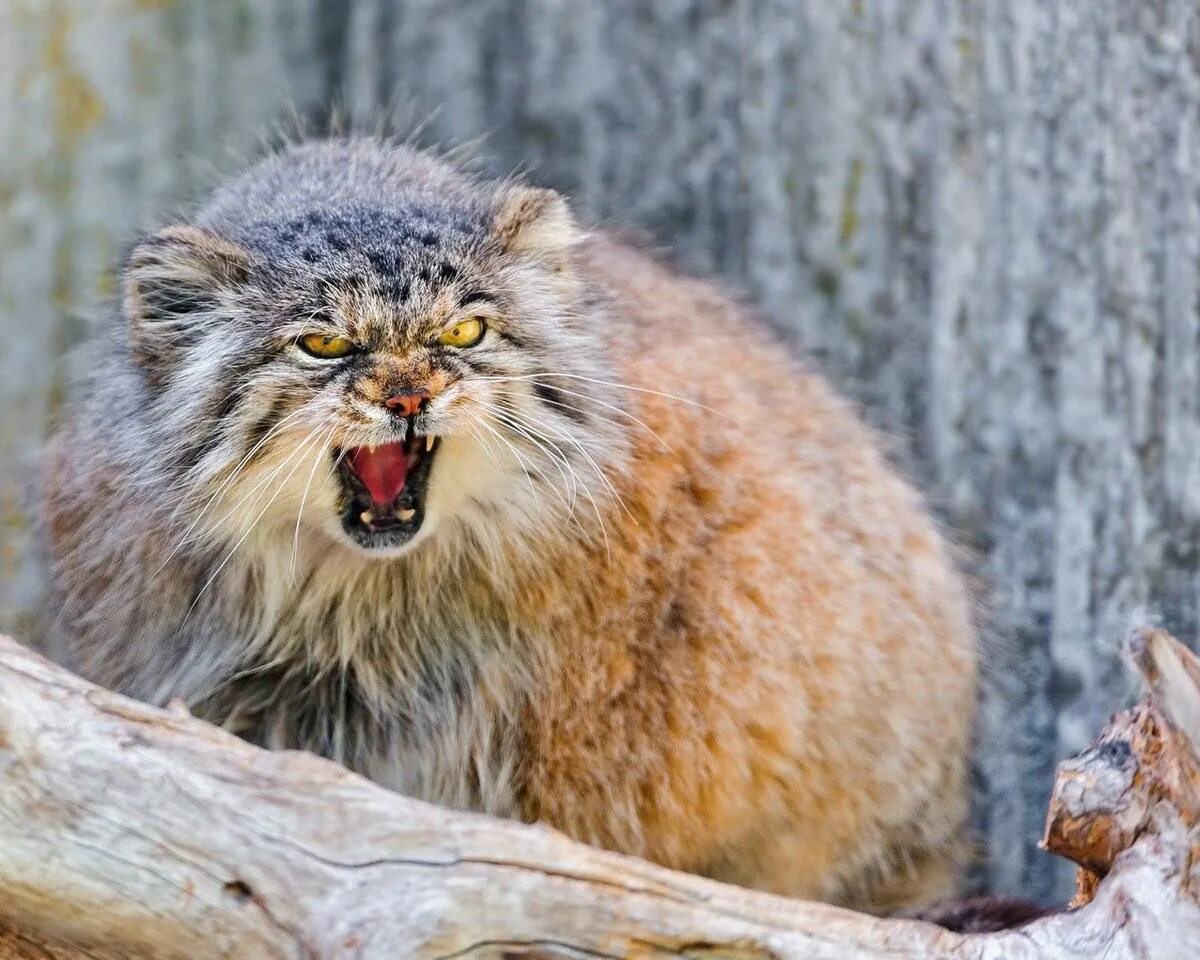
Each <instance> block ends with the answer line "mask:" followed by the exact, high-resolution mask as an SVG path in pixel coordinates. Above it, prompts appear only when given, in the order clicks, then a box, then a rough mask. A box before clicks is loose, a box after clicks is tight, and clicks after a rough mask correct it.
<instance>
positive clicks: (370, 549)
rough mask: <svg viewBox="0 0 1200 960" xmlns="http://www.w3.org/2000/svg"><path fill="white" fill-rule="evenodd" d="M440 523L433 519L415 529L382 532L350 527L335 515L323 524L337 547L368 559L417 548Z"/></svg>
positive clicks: (400, 554) (392, 557)
mask: <svg viewBox="0 0 1200 960" xmlns="http://www.w3.org/2000/svg"><path fill="white" fill-rule="evenodd" d="M435 526H436V523H434V522H433V521H432V520H431V519H429V520H425V521H424V522H422V523H421V524H420V525H419V526H416V527H415V528H414V529H395V530H388V531H379V532H363V531H362V530H358V531H353V532H352V531H349V530H347V529H346V527H345V525H344V524H343V523H341V522H339V520H338V519H337V518H336V517H335V518H332V519H331V521H330V522H328V523H326V524H324V525H323V528H324V533H325V535H326V537H328V539H329V540H331V541H332V542H333V544H334V545H336V546H337V547H340V548H342V549H343V550H346V551H347V552H349V553H351V554H353V555H354V556H356V557H361V558H363V559H367V560H395V559H398V558H399V557H404V556H407V555H409V554H411V553H412V552H413V550H414V549H416V548H417V546H418V545H419V544H421V543H423V542H424V541H425V540H427V539H428V538H429V536H430V534H431V533H432V531H433V528H434V527H435Z"/></svg>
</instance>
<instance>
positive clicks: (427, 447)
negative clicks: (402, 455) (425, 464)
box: [425, 433, 437, 453]
mask: <svg viewBox="0 0 1200 960" xmlns="http://www.w3.org/2000/svg"><path fill="white" fill-rule="evenodd" d="M435 439H437V438H436V437H434V435H433V434H432V433H430V434H428V435H427V436H426V437H425V452H426V453H428V452H429V451H430V450H432V449H433V441H434V440H435Z"/></svg>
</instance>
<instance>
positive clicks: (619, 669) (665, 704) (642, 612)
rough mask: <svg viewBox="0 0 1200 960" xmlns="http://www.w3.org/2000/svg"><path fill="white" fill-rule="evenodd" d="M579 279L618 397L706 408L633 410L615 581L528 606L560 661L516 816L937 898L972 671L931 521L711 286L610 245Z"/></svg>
mask: <svg viewBox="0 0 1200 960" xmlns="http://www.w3.org/2000/svg"><path fill="white" fill-rule="evenodd" d="M584 258H585V262H586V267H585V269H586V270H587V271H589V272H594V273H595V275H598V276H599V277H601V278H602V280H603V282H604V284H605V285H606V286H607V287H608V288H609V289H610V290H613V291H614V292H615V293H616V296H617V297H618V298H619V303H620V306H621V308H622V309H621V310H620V311H618V312H617V315H618V316H620V317H622V319H623V322H622V323H621V325H620V326H619V328H618V329H617V330H616V331H615V336H614V337H613V341H612V347H613V350H614V353H616V355H617V356H618V357H619V361H618V362H619V366H620V368H621V370H622V373H623V374H624V378H625V380H626V382H629V383H634V384H653V385H654V388H655V389H657V390H661V391H664V392H666V393H671V394H675V395H682V396H687V397H693V398H695V400H696V401H697V402H699V403H701V404H704V405H705V406H706V407H710V408H712V409H713V410H714V411H716V413H709V412H707V411H705V410H701V409H699V408H696V407H691V406H687V405H681V404H679V403H677V402H675V401H672V400H670V399H667V398H663V397H660V396H657V395H653V394H645V395H639V397H638V398H637V400H636V401H634V403H633V413H634V415H635V416H637V417H638V418H639V419H641V420H644V421H645V422H646V423H647V424H648V425H649V426H650V427H652V428H653V429H654V431H655V432H656V433H657V434H658V437H660V438H661V441H662V442H660V441H659V440H658V439H656V438H655V437H653V436H651V435H650V434H648V433H647V432H645V431H636V432H635V433H634V442H635V452H634V458H635V462H636V467H635V469H634V475H635V477H636V481H635V482H633V483H627V484H626V485H625V486H624V487H623V488H622V489H621V491H620V492H621V494H622V496H623V497H624V498H625V503H626V505H627V507H628V508H629V511H630V513H631V514H632V515H633V516H632V520H631V519H630V518H629V517H622V516H621V515H620V514H619V513H618V514H616V515H614V517H613V523H612V524H611V526H610V528H609V529H610V538H611V542H612V559H611V561H609V560H608V558H607V557H606V556H605V553H604V550H603V547H602V546H601V547H598V548H597V550H596V551H595V552H593V553H592V554H590V555H586V556H574V557H563V558H561V562H562V563H563V564H564V565H563V566H561V567H556V569H557V570H559V571H560V574H561V576H559V577H557V578H555V579H554V580H553V581H549V582H547V583H546V584H545V585H544V590H543V591H542V595H541V596H539V597H538V598H537V602H538V608H536V609H532V610H530V611H528V613H529V615H530V616H531V617H532V618H534V619H542V618H545V620H546V621H547V622H549V623H550V624H552V627H551V629H550V631H549V632H550V634H551V636H553V637H554V638H555V650H556V651H557V653H558V656H557V657H556V658H555V660H554V669H553V670H552V671H548V675H547V677H546V678H545V680H544V682H545V686H544V687H540V690H541V692H540V695H539V696H538V697H536V698H534V699H533V700H532V701H531V704H530V706H529V708H528V710H527V716H526V722H525V729H526V734H527V737H528V742H529V745H530V754H529V757H528V760H527V762H528V764H529V766H530V774H529V776H528V778H527V781H528V784H529V788H528V794H527V796H526V797H525V798H524V803H523V812H524V815H525V816H526V817H527V818H529V819H544V820H547V821H548V822H550V823H553V824H554V825H556V826H558V827H559V828H560V829H563V830H565V831H566V832H567V833H569V834H571V835H572V836H576V837H579V838H581V839H584V840H588V841H590V842H593V843H597V844H600V845H602V846H606V847H611V848H614V849H618V850H623V851H626V852H630V853H635V854H638V855H640V856H644V857H648V858H650V859H652V860H656V861H658V862H661V863H665V864H668V865H670V866H675V867H679V868H681V869H685V870H691V871H698V872H702V873H707V874H710V875H713V876H716V877H719V878H721V879H726V880H730V881H733V882H736V883H742V884H747V885H751V886H756V887H761V888H764V889H769V890H773V891H777V892H780V893H791V894H795V895H800V896H806V897H814V898H823V899H829V898H832V899H846V900H849V901H850V902H854V903H858V904H860V905H862V904H866V905H869V904H871V903H872V902H880V903H887V904H889V905H890V904H891V903H892V902H893V901H907V900H909V899H913V898H915V899H918V900H919V899H921V898H922V897H925V896H929V895H931V894H934V893H938V892H941V893H945V892H946V890H947V885H948V884H949V882H950V880H951V877H952V873H953V870H952V867H953V863H954V855H955V853H956V852H957V847H956V841H957V831H958V828H959V826H960V825H961V823H962V819H963V816H964V812H965V807H964V797H965V789H966V787H965V776H964V764H963V758H964V755H965V751H966V748H967V744H968V738H969V728H970V719H971V716H972V711H973V708H972V704H973V693H974V670H975V656H974V644H973V637H974V635H973V631H972V628H971V623H970V617H969V612H968V608H967V602H966V599H965V597H964V593H963V588H962V585H961V582H960V581H959V579H958V577H957V575H956V574H955V572H954V570H953V567H952V565H951V563H950V561H949V559H948V558H947V555H946V549H945V547H944V545H943V544H942V542H941V540H940V538H939V536H938V534H937V531H936V530H935V528H934V525H933V523H932V522H931V521H930V520H929V518H928V517H927V516H926V514H925V513H924V511H923V510H922V508H921V505H920V503H919V500H918V497H917V496H916V494H915V493H914V492H913V491H912V489H911V488H910V487H909V486H908V485H906V484H905V483H904V482H903V481H901V480H900V479H899V478H898V477H897V475H896V474H895V472H894V471H893V470H892V469H891V468H890V467H889V466H888V465H887V464H886V462H885V460H884V458H883V457H882V455H881V454H880V452H879V448H878V444H877V442H876V440H875V438H874V437H873V436H872V435H871V433H870V431H869V430H867V429H866V428H865V427H864V426H863V425H861V424H860V423H859V421H858V420H857V418H856V417H855V415H854V414H853V412H852V411H851V410H850V408H849V407H848V405H847V404H846V403H845V402H844V401H842V400H840V399H838V398H836V397H835V396H833V395H832V393H831V392H830V391H829V389H828V388H827V387H826V385H825V384H824V383H823V382H822V381H821V380H820V379H818V378H817V377H815V376H814V375H812V374H811V373H807V372H805V371H803V370H801V369H800V368H799V366H798V365H797V364H795V363H794V362H791V361H790V360H789V359H787V358H786V356H785V354H784V352H783V351H782V350H781V349H780V348H779V347H778V346H777V345H776V344H775V343H774V342H772V340H771V338H770V337H768V336H765V335H764V334H763V332H762V331H761V330H760V329H759V328H757V327H756V326H754V325H753V324H751V323H749V322H748V321H747V320H746V319H745V318H744V317H743V316H742V315H741V314H740V312H739V311H738V310H737V309H736V308H735V307H734V306H732V305H731V304H730V302H729V301H728V300H726V299H725V298H724V297H722V296H721V295H720V294H718V293H717V292H715V291H714V290H713V289H712V288H711V287H710V286H708V285H706V284H703V283H700V282H695V281H689V280H683V279H680V278H678V277H676V276H674V275H672V274H671V273H669V272H668V271H666V270H665V269H663V268H662V267H661V266H658V265H656V264H654V263H652V262H650V261H649V260H647V259H646V258H644V257H642V256H640V255H637V254H635V253H632V252H631V251H629V250H628V249H626V248H624V247H621V246H619V245H617V244H613V243H610V242H608V241H605V240H597V241H593V242H592V243H590V244H589V245H588V246H587V248H586V251H585V253H584ZM726 418H728V419H726ZM663 443H665V444H669V445H670V447H671V450H669V451H668V450H667V449H666V448H665V447H664V446H663ZM567 564H569V566H568V565H567ZM579 584H587V585H588V587H587V589H586V590H580V589H579V587H578V585H579ZM910 860H911V861H913V862H914V863H916V865H917V866H919V867H920V872H921V873H922V876H921V877H919V878H915V877H913V876H912V875H911V873H910V872H907V871H905V870H903V869H898V868H900V867H903V866H904V865H905V864H906V861H910ZM877 878H888V879H891V880H892V881H894V882H893V884H892V886H893V887H899V888H900V889H891V888H889V887H888V885H887V884H885V883H882V882H881V881H880V880H879V879H877Z"/></svg>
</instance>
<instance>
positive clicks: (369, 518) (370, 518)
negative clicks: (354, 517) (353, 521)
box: [358, 510, 375, 527]
mask: <svg viewBox="0 0 1200 960" xmlns="http://www.w3.org/2000/svg"><path fill="white" fill-rule="evenodd" d="M358 519H359V520H361V521H362V522H363V525H364V526H367V527H369V526H370V525H371V524H372V523H374V522H375V514H373V513H372V512H371V511H370V510H364V511H363V512H362V513H360V514H359V515H358Z"/></svg>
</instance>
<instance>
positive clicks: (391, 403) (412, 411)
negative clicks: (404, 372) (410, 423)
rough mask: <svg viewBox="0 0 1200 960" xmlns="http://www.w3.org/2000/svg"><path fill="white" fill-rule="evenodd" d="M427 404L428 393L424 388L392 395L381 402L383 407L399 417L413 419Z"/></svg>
mask: <svg viewBox="0 0 1200 960" xmlns="http://www.w3.org/2000/svg"><path fill="white" fill-rule="evenodd" d="M428 402H429V391H428V390H426V389H425V388H424V387H421V388H420V389H417V390H405V391H403V392H402V393H393V394H392V395H391V396H390V397H388V398H387V399H386V400H384V401H383V405H384V406H385V407H387V408H388V409H389V410H391V411H392V412H393V413H396V414H398V415H399V416H401V417H415V416H416V415H417V414H418V413H420V412H421V411H422V410H424V409H425V404H426V403H428Z"/></svg>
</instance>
